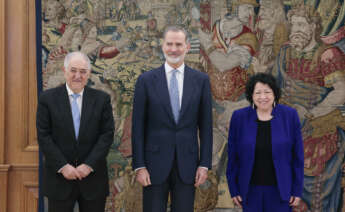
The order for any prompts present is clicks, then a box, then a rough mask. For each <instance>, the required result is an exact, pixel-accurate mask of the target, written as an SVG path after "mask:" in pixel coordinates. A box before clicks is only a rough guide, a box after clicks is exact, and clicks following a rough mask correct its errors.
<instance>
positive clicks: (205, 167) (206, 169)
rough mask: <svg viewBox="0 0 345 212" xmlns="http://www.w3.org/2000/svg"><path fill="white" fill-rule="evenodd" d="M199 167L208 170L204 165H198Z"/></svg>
mask: <svg viewBox="0 0 345 212" xmlns="http://www.w3.org/2000/svg"><path fill="white" fill-rule="evenodd" d="M199 168H202V169H206V170H208V168H207V167H205V166H199Z"/></svg>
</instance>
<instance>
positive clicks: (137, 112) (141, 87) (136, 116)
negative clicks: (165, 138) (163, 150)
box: [132, 76, 147, 170]
mask: <svg viewBox="0 0 345 212" xmlns="http://www.w3.org/2000/svg"><path fill="white" fill-rule="evenodd" d="M146 98H147V95H146V90H145V84H144V80H143V78H142V76H139V78H138V80H137V82H136V85H135V92H134V100H133V114H132V151H133V162H132V166H133V169H134V170H135V169H137V168H139V167H145V161H144V142H145V140H144V138H145V122H146V101H147V99H146Z"/></svg>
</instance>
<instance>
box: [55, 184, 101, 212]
mask: <svg viewBox="0 0 345 212" xmlns="http://www.w3.org/2000/svg"><path fill="white" fill-rule="evenodd" d="M105 199H106V196H102V197H99V198H97V199H93V200H86V199H84V198H83V197H82V195H81V193H80V190H79V188H78V186H74V187H73V191H72V192H71V195H70V196H69V197H68V198H67V199H66V200H53V199H50V198H48V212H73V209H74V205H75V203H76V202H78V205H79V212H104V209H105Z"/></svg>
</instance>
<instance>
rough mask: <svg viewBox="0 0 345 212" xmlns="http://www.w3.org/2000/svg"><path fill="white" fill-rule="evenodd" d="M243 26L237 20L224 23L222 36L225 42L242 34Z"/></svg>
mask: <svg viewBox="0 0 345 212" xmlns="http://www.w3.org/2000/svg"><path fill="white" fill-rule="evenodd" d="M242 29H243V25H242V23H241V21H239V20H238V19H237V18H231V19H230V20H226V21H224V23H223V25H222V34H223V38H224V40H225V41H230V39H231V38H233V37H236V36H237V35H239V34H240V33H241V32H242Z"/></svg>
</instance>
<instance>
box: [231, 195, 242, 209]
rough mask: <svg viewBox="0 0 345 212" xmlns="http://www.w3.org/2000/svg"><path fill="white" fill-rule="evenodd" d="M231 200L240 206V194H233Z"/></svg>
mask: <svg viewBox="0 0 345 212" xmlns="http://www.w3.org/2000/svg"><path fill="white" fill-rule="evenodd" d="M232 201H233V202H234V203H235V205H237V206H238V207H240V208H242V198H241V196H235V197H233V198H232Z"/></svg>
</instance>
